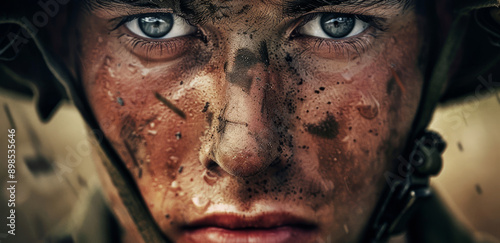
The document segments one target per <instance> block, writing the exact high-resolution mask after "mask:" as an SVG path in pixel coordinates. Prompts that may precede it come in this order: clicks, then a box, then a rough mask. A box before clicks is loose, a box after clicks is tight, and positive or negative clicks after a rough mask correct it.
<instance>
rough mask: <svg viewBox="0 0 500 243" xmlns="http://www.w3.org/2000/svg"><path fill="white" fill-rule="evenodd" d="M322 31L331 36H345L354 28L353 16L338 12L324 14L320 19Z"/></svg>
mask: <svg viewBox="0 0 500 243" xmlns="http://www.w3.org/2000/svg"><path fill="white" fill-rule="evenodd" d="M320 23H321V28H323V31H324V32H325V33H326V34H328V35H329V36H330V37H333V38H342V37H345V36H347V35H348V34H349V33H351V31H352V30H353V29H354V25H355V18H354V17H351V16H346V15H342V14H338V13H331V14H325V15H323V16H322V17H321V19H320Z"/></svg>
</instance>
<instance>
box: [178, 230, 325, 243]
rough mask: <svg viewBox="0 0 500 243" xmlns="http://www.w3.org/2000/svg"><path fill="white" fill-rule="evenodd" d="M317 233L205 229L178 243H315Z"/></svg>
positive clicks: (186, 235)
mask: <svg viewBox="0 0 500 243" xmlns="http://www.w3.org/2000/svg"><path fill="white" fill-rule="evenodd" d="M315 239H316V231H315V230H310V229H303V228H299V227H292V226H282V227H276V228H271V229H247V230H245V229H236V230H230V229H224V228H217V227H204V228H199V229H195V230H188V231H186V232H185V234H183V235H182V236H181V238H180V239H179V241H178V242H204V243H212V242H214V243H215V242H217V243H233V242H263V243H265V242H279V243H282V242H315V241H314V240H315Z"/></svg>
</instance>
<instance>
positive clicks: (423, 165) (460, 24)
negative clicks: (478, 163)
mask: <svg viewBox="0 0 500 243" xmlns="http://www.w3.org/2000/svg"><path fill="white" fill-rule="evenodd" d="M499 5H500V3H499V1H496V0H481V1H478V2H474V3H469V4H465V5H462V6H460V8H459V9H456V11H455V12H454V14H455V20H454V21H453V24H452V26H451V28H450V31H449V33H448V36H447V38H446V41H445V43H444V45H443V47H442V51H441V53H440V55H439V57H438V60H437V62H436V65H435V66H434V69H433V71H432V75H431V76H430V79H429V80H428V82H426V84H425V86H424V87H423V90H422V94H423V95H422V99H421V102H420V107H419V110H418V113H417V115H416V117H417V119H416V120H415V121H414V123H413V133H412V134H410V137H409V140H408V142H407V147H406V149H405V150H404V152H403V155H402V156H399V157H398V158H397V159H395V161H394V165H395V170H394V171H395V172H394V171H392V172H386V173H385V175H384V176H385V178H386V180H387V184H388V186H387V187H386V189H385V190H384V192H383V194H382V197H381V198H380V200H379V202H378V204H377V206H376V207H375V210H374V213H373V215H372V217H371V219H370V221H369V224H367V228H366V229H365V235H364V236H363V238H362V240H361V242H369V243H382V242H386V241H387V240H388V239H389V238H390V236H391V235H395V234H398V233H402V232H403V231H404V230H405V229H406V228H407V225H408V221H409V219H411V217H412V214H413V212H415V211H416V209H418V207H419V205H420V204H421V203H422V201H424V200H423V199H425V198H430V197H431V196H432V193H433V192H432V190H431V188H430V185H429V179H430V177H431V176H435V175H437V174H438V173H439V171H440V170H441V167H442V158H441V155H442V153H443V151H444V149H445V147H446V143H445V142H444V141H443V139H442V138H441V136H440V135H439V134H437V133H435V132H431V131H426V130H425V129H426V127H427V125H428V124H429V122H430V120H431V118H432V114H433V113H434V109H435V107H436V105H437V104H438V102H439V100H440V98H441V95H442V92H443V90H444V89H445V87H446V83H447V81H448V79H449V75H450V74H449V70H450V68H451V66H452V65H453V63H454V62H455V58H456V56H457V53H458V52H459V49H460V47H461V45H462V42H463V40H464V36H465V33H466V31H467V29H468V28H467V26H468V23H469V21H470V19H472V17H475V19H476V21H478V22H479V24H480V25H481V27H482V28H486V29H487V30H488V33H490V38H491V40H490V41H491V42H492V43H493V45H495V44H498V43H500V42H499V41H498V40H499V36H500V35H499V32H495V31H492V29H495V28H496V29H495V30H498V25H491V24H490V25H488V22H486V21H484V19H482V18H480V16H478V15H477V13H478V12H479V11H484V10H481V9H482V8H486V7H495V6H496V7H498V6H499ZM474 14H475V15H474ZM489 23H491V21H490V22H489ZM497 24H498V23H497Z"/></svg>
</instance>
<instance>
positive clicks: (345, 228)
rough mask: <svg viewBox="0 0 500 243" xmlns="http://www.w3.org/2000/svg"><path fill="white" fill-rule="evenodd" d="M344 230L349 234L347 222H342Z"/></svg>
mask: <svg viewBox="0 0 500 243" xmlns="http://www.w3.org/2000/svg"><path fill="white" fill-rule="evenodd" d="M344 231H345V233H346V234H349V227H347V224H344Z"/></svg>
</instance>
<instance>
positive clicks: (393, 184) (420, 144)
mask: <svg viewBox="0 0 500 243" xmlns="http://www.w3.org/2000/svg"><path fill="white" fill-rule="evenodd" d="M445 147H446V143H445V142H444V141H443V139H442V138H441V136H440V135H439V134H437V133H435V132H431V131H426V132H424V133H422V134H421V135H419V136H418V137H417V139H415V140H414V142H413V143H412V147H411V148H412V149H411V150H410V152H409V153H407V156H405V157H403V156H399V157H398V158H397V159H396V163H395V164H397V165H398V166H397V168H396V172H395V173H394V172H390V171H388V172H386V173H385V174H384V177H385V179H386V181H387V184H388V187H387V188H386V189H385V191H384V194H383V195H384V196H383V197H382V198H381V200H380V201H379V203H378V205H377V207H376V210H375V211H374V214H373V215H372V218H371V224H369V228H367V229H366V232H365V235H364V238H363V240H362V242H369V243H377V242H385V241H387V240H388V238H389V237H390V236H391V235H393V234H397V233H401V232H403V231H404V230H405V228H406V226H407V222H408V220H409V219H410V218H411V215H412V213H413V212H414V211H415V209H417V208H418V205H419V203H420V202H421V201H422V200H421V199H423V198H427V197H429V196H431V194H432V191H431V188H430V185H429V177H430V176H433V175H437V174H438V173H439V171H440V170H441V167H442V164H443V163H442V158H441V154H442V152H443V151H444V149H445Z"/></svg>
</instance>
